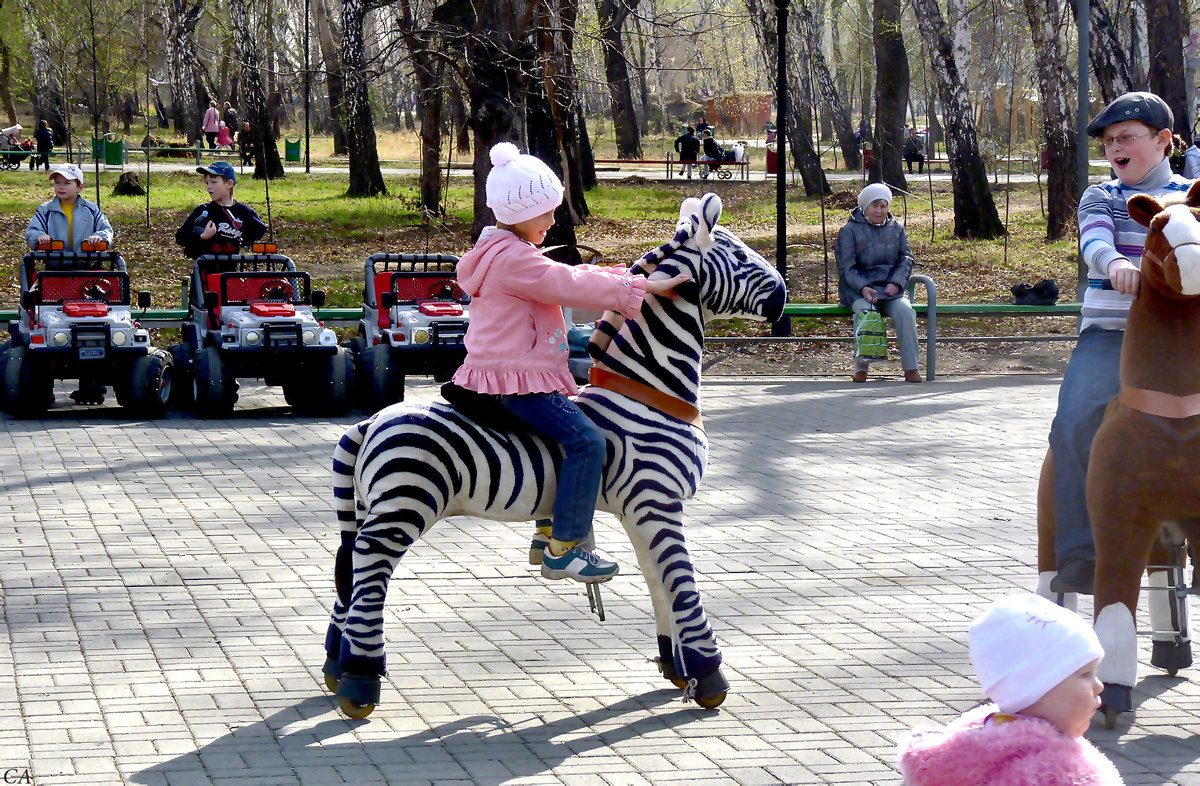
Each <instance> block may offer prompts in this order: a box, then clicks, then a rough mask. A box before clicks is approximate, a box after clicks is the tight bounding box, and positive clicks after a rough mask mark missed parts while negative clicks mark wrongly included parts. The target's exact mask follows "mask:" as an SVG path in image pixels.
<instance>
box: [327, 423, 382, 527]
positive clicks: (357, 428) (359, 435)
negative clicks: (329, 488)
mask: <svg viewBox="0 0 1200 786" xmlns="http://www.w3.org/2000/svg"><path fill="white" fill-rule="evenodd" d="M374 422H375V416H374V415H372V416H371V417H369V418H367V419H366V420H363V421H361V422H359V423H355V424H354V425H353V426H351V427H350V428H348V429H347V430H346V433H345V434H343V435H342V438H341V439H339V440H338V443H337V447H336V448H334V450H333V510H334V512H335V513H336V514H337V519H338V525H339V527H340V528H341V531H342V534H343V535H345V534H347V533H349V534H354V533H357V531H358V525H359V522H360V520H361V519H360V517H359V515H358V505H357V501H356V499H355V495H354V467H355V465H356V464H357V463H358V452H359V450H361V449H362V443H363V439H364V438H365V437H366V434H367V429H368V428H370V427H371V424H372V423H374Z"/></svg>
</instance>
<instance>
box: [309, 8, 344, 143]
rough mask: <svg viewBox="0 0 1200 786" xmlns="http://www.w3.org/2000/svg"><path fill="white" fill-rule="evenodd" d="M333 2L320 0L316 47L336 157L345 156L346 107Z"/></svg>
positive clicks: (339, 32)
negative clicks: (323, 72)
mask: <svg viewBox="0 0 1200 786" xmlns="http://www.w3.org/2000/svg"><path fill="white" fill-rule="evenodd" d="M331 1H332V0H317V3H316V19H317V46H318V47H319V48H320V50H321V64H322V68H323V69H324V71H325V87H326V89H327V90H328V91H329V118H328V122H329V125H330V129H331V132H332V134H333V154H334V155H335V156H344V155H346V149H347V148H346V126H345V120H344V119H345V115H346V112H345V106H344V105H343V104H344V102H343V100H342V96H343V94H344V92H345V91H344V89H343V87H344V82H343V80H342V65H341V63H340V61H339V60H338V50H337V40H338V39H339V38H341V30H339V29H338V25H337V17H336V16H335V15H334V14H332V13H330V10H329V5H328V3H329V2H331Z"/></svg>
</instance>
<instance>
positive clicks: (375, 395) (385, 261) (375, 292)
mask: <svg viewBox="0 0 1200 786" xmlns="http://www.w3.org/2000/svg"><path fill="white" fill-rule="evenodd" d="M457 262H458V257H456V256H453V255H452V254H372V255H371V256H370V257H369V258H368V259H367V263H366V285H365V286H364V287H363V318H362V321H361V322H360V323H359V325H358V336H357V337H355V338H354V339H352V340H351V341H350V342H349V343H348V345H347V346H348V348H349V349H350V352H351V355H352V356H353V357H354V363H355V368H356V370H357V380H358V389H359V396H360V399H361V400H362V403H363V404H364V406H365V407H366V408H367V409H369V410H370V411H372V412H375V411H377V410H380V409H383V408H384V407H386V406H387V405H388V404H394V403H396V402H397V401H403V400H404V377H405V375H406V374H431V375H432V376H433V378H434V379H436V380H437V381H439V382H445V381H446V380H448V379H450V377H451V376H453V375H454V372H455V371H456V370H458V367H459V366H461V365H462V362H463V358H465V357H466V356H467V350H466V346H465V345H464V344H463V339H464V338H465V337H466V335H467V320H468V318H469V315H468V304H469V303H470V302H471V298H470V297H469V296H467V294H466V293H465V292H463V291H462V289H461V288H460V287H459V286H458V280H457V279H456V277H455V271H454V266H455V264H456V263H457Z"/></svg>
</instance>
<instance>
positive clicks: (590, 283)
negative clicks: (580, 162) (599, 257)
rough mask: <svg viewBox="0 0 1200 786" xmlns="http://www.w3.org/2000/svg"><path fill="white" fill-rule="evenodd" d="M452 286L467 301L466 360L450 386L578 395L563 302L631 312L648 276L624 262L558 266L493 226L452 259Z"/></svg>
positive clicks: (638, 306) (637, 305)
mask: <svg viewBox="0 0 1200 786" xmlns="http://www.w3.org/2000/svg"><path fill="white" fill-rule="evenodd" d="M458 283H459V286H461V287H462V288H463V291H465V292H466V293H467V294H468V295H470V296H471V298H472V299H471V321H470V324H469V325H468V326H467V338H466V344H467V359H466V361H465V362H464V363H463V365H462V366H461V367H460V368H459V369H458V371H457V372H455V374H454V383H455V384H456V385H460V386H462V387H464V388H467V389H468V390H474V391H477V392H479V393H493V394H516V393H553V392H556V391H557V392H561V393H566V394H568V395H574V394H575V393H578V392H579V389H578V388H577V387H576V386H575V380H574V378H573V377H572V376H571V372H570V370H569V369H568V367H567V354H568V347H567V325H566V322H565V321H564V320H563V312H562V306H569V307H571V308H586V309H611V310H613V311H620V312H621V313H622V314H624V315H625V316H627V317H633V316H636V315H637V313H638V311H639V310H640V309H641V307H642V298H643V297H644V296H645V294H646V279H645V278H643V277H642V276H635V275H631V274H630V273H629V272H627V271H626V270H625V268H623V267H619V268H602V267H597V266H596V265H577V266H574V267H572V266H570V265H563V264H560V263H558V262H554V261H553V260H550V259H547V258H546V257H545V256H543V255H542V252H541V251H539V250H538V249H537V247H536V246H534V245H533V244H532V243H528V242H526V241H524V240H522V239H521V238H519V237H517V236H516V235H515V234H513V233H512V232H510V231H508V230H507V229H500V228H499V227H494V226H491V227H487V228H486V229H484V230H483V233H482V234H481V235H480V236H479V240H478V241H477V242H476V243H475V247H474V248H472V249H471V250H470V251H468V252H467V253H466V254H464V255H463V257H462V259H460V260H459V261H458Z"/></svg>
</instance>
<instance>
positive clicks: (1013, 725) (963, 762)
mask: <svg viewBox="0 0 1200 786" xmlns="http://www.w3.org/2000/svg"><path fill="white" fill-rule="evenodd" d="M996 711H997V710H996V706H995V705H992V704H989V705H986V706H983V707H977V708H975V709H973V710H971V711H969V712H967V713H965V714H963V715H962V716H960V717H959V718H958V719H956V720H955V721H953V722H952V723H950V724H949V725H948V726H946V727H945V728H944V729H937V730H935V731H922V732H915V733H913V734H910V735H908V736H907V737H906V738H904V739H903V740H901V741H900V747H899V763H900V772H901V774H903V776H904V783H905V784H907V786H974V785H975V784H980V785H982V784H987V786H1085V785H1086V786H1120V785H1121V784H1124V781H1123V780H1122V779H1121V775H1120V774H1119V773H1118V772H1117V768H1116V767H1114V766H1113V764H1112V762H1110V761H1109V760H1108V758H1107V757H1105V755H1104V754H1103V753H1101V752H1100V751H1099V750H1097V749H1096V748H1095V746H1093V745H1092V744H1091V743H1090V742H1088V741H1087V740H1085V739H1083V738H1082V737H1081V738H1079V739H1077V740H1073V739H1071V738H1070V737H1068V736H1067V735H1065V734H1063V733H1062V732H1060V731H1059V730H1058V729H1056V728H1055V727H1054V726H1052V725H1051V724H1050V723H1048V722H1046V721H1044V720H1041V719H1038V718H1020V719H1018V720H1015V721H1012V722H1009V723H1001V724H985V723H984V720H985V719H986V718H987V716H988V715H990V714H991V713H993V712H996Z"/></svg>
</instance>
